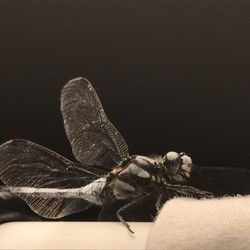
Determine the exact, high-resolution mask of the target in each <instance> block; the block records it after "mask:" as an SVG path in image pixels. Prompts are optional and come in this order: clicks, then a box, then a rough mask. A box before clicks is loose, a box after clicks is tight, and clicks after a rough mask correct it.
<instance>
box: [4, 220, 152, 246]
mask: <svg viewBox="0 0 250 250" xmlns="http://www.w3.org/2000/svg"><path fill="white" fill-rule="evenodd" d="M129 224H130V226H131V228H132V229H133V230H134V231H135V234H134V235H133V234H131V233H129V232H128V230H127V228H126V227H125V226H124V225H122V224H121V223H119V222H11V223H5V224H2V225H0V249H8V250H11V249H15V250H16V249H22V250H23V249H25V250H29V249H32V250H34V249H39V250H41V249H57V250H59V249H65V250H66V249H72V250H73V249H88V250H90V249H91V250H92V249H96V250H99V249H109V250H113V249H124V250H125V249H128V250H132V249H133V250H142V249H145V245H146V239H147V237H148V234H149V232H150V230H151V228H152V225H153V223H140V222H137V223H129Z"/></svg>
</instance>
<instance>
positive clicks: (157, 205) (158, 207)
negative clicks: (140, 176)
mask: <svg viewBox="0 0 250 250" xmlns="http://www.w3.org/2000/svg"><path fill="white" fill-rule="evenodd" d="M162 198H163V196H162V194H160V195H159V197H158V198H157V200H156V202H155V208H156V210H157V212H158V213H159V211H160V209H161V205H162Z"/></svg>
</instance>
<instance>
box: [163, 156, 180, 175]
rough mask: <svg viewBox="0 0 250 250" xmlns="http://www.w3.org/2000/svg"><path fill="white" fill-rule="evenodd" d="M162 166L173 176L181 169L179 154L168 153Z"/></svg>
mask: <svg viewBox="0 0 250 250" xmlns="http://www.w3.org/2000/svg"><path fill="white" fill-rule="evenodd" d="M163 160H164V165H165V166H166V167H167V169H168V170H169V172H170V174H171V175H175V174H176V173H177V172H178V170H179V169H180V167H181V164H182V160H181V157H180V154H178V153H177V152H174V151H170V152H168V153H167V154H166V155H165V156H164V158H163Z"/></svg>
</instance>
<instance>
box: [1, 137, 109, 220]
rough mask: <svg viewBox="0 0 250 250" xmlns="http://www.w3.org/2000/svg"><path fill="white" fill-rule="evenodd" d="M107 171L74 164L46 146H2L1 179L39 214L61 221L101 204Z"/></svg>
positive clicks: (23, 143) (22, 143)
mask: <svg viewBox="0 0 250 250" xmlns="http://www.w3.org/2000/svg"><path fill="white" fill-rule="evenodd" d="M105 174H106V172H104V171H102V170H100V169H98V168H93V167H88V166H83V165H81V164H77V163H73V162H71V161H69V160H67V159H66V158H64V157H62V156H60V155H58V154H56V153H55V152H53V151H50V150H48V149H46V148H44V147H42V146H39V145H37V144H35V143H32V142H29V141H25V140H12V141H9V142H6V143H5V144H3V145H1V146H0V180H1V181H2V182H3V183H4V184H5V185H6V187H7V188H8V189H9V190H10V191H11V192H12V193H13V194H15V195H17V196H19V197H20V198H21V199H23V200H24V201H25V202H26V203H27V204H28V205H29V206H30V208H31V209H32V210H33V211H34V212H36V213H37V214H39V215H41V216H43V217H46V218H61V217H64V216H66V215H70V214H73V213H77V212H81V211H83V210H85V209H87V208H88V207H89V206H91V205H92V204H93V203H96V204H98V201H99V200H98V197H99V194H100V192H101V189H102V188H103V187H104V186H105V178H104V177H103V178H100V177H101V176H105Z"/></svg>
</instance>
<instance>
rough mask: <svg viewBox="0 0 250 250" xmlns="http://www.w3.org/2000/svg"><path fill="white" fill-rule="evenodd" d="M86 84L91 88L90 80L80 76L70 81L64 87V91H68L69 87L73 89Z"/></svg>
mask: <svg viewBox="0 0 250 250" xmlns="http://www.w3.org/2000/svg"><path fill="white" fill-rule="evenodd" d="M79 83H80V84H85V85H86V86H91V83H90V82H89V80H88V79H87V78H85V77H83V76H79V77H76V78H73V79H71V80H70V81H68V82H67V83H66V84H65V85H64V86H63V89H62V91H64V89H67V88H69V87H73V86H75V85H77V84H79Z"/></svg>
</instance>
